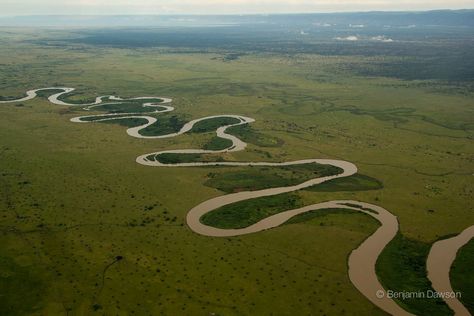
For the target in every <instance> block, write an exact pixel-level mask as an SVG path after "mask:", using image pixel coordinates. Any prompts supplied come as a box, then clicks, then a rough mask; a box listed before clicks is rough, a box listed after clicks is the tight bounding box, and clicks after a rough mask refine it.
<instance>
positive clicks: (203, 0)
mask: <svg viewBox="0 0 474 316" xmlns="http://www.w3.org/2000/svg"><path fill="white" fill-rule="evenodd" d="M465 8H474V0H0V15H24V14H234V13H237V14H240V13H284V12H292V13H293V12H334V11H369V10H431V9H465Z"/></svg>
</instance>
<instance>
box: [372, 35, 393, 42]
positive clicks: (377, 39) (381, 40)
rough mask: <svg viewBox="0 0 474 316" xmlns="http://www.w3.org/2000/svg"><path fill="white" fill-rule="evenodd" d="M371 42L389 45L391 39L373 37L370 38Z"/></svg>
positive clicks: (381, 36) (380, 36)
mask: <svg viewBox="0 0 474 316" xmlns="http://www.w3.org/2000/svg"><path fill="white" fill-rule="evenodd" d="M370 39H371V40H373V41H379V42H384V43H391V42H393V39H391V38H388V37H386V36H385V35H379V36H374V37H371V38H370Z"/></svg>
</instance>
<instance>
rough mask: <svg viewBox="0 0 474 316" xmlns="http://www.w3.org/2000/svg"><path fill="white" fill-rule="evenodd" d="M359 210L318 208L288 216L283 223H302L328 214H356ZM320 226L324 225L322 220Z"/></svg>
mask: <svg viewBox="0 0 474 316" xmlns="http://www.w3.org/2000/svg"><path fill="white" fill-rule="evenodd" d="M357 213H359V212H357V211H353V210H348V209H332V208H330V209H320V210H315V211H309V212H306V213H303V214H299V215H296V216H294V217H292V218H290V219H289V220H288V221H287V222H286V223H285V225H289V224H299V223H304V222H307V221H312V220H314V219H322V218H324V217H327V215H328V214H347V215H348V214H357ZM319 225H320V226H324V221H321V222H320V223H319Z"/></svg>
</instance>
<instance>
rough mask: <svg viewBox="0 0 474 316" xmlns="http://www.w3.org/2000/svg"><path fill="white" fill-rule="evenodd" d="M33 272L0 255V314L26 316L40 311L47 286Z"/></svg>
mask: <svg viewBox="0 0 474 316" xmlns="http://www.w3.org/2000/svg"><path fill="white" fill-rule="evenodd" d="M35 270H36V268H35V267H31V266H24V265H21V264H18V263H16V262H14V261H13V260H12V259H11V258H9V257H6V256H2V255H0V293H2V294H1V295H2V298H1V300H0V314H2V315H26V314H30V313H34V312H38V311H39V310H40V309H41V307H42V306H41V297H42V295H43V291H44V290H45V289H46V288H47V285H46V284H44V282H43V281H42V280H41V279H40V278H39V277H38V275H37V274H36V273H35Z"/></svg>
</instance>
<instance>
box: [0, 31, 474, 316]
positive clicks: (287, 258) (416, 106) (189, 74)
mask: <svg viewBox="0 0 474 316" xmlns="http://www.w3.org/2000/svg"><path fill="white" fill-rule="evenodd" d="M45 32H46V31H45ZM45 32H40V31H32V30H27V29H22V30H14V31H11V32H10V31H9V30H2V32H1V33H0V43H1V45H0V60H1V65H0V67H1V71H0V94H1V95H3V96H20V95H22V94H23V93H24V91H25V90H28V89H33V88H38V87H49V86H69V87H76V88H78V91H77V94H76V95H75V96H73V97H72V99H76V100H82V99H87V100H89V99H93V98H94V97H95V96H97V95H105V94H117V95H120V96H122V97H136V96H148V95H157V96H165V97H172V98H173V99H174V103H173V105H174V106H175V107H176V110H175V112H173V113H172V115H177V116H178V117H186V118H189V119H194V118H199V117H203V116H207V115H216V114H241V115H245V116H250V117H253V118H255V119H256V122H255V123H253V124H252V129H254V130H255V131H256V132H258V133H260V134H259V135H264V136H265V135H266V136H265V137H264V136H261V137H260V138H258V137H255V136H254V138H256V139H263V140H265V141H266V144H272V143H273V144H278V146H262V144H260V145H259V144H257V145H255V144H253V143H250V144H249V146H248V148H247V150H245V151H242V152H237V153H232V154H225V155H223V158H224V159H225V160H236V161H258V160H262V161H269V160H270V161H287V160H299V159H305V158H340V159H344V160H348V161H351V162H353V163H355V164H356V165H357V166H358V167H359V171H360V174H363V175H366V176H368V177H371V178H374V179H377V180H379V181H381V182H382V183H383V188H381V187H379V188H378V190H367V191H358V190H353V191H341V190H332V191H326V190H318V191H317V192H316V191H310V190H305V191H301V192H296V193H295V195H296V196H298V201H299V203H302V204H303V205H307V204H310V203H317V202H321V201H327V200H332V199H357V200H361V201H367V202H371V203H374V204H378V205H381V206H383V207H384V208H386V209H388V210H390V211H391V212H392V213H394V214H395V215H397V216H398V218H399V222H400V227H401V232H400V234H401V235H400V237H399V238H400V240H407V239H408V240H411V241H413V242H412V245H415V246H413V247H415V248H413V247H412V248H410V249H414V250H413V252H415V253H416V255H417V256H418V257H416V258H418V259H416V260H419V261H417V264H416V265H415V266H416V269H423V268H422V267H419V265H418V262H421V261H424V258H423V257H424V256H425V255H426V252H424V250H423V251H421V250H420V251H418V250H417V249H418V248H416V245H420V244H428V245H429V244H430V243H432V242H433V241H435V240H436V239H438V238H440V237H442V236H445V235H449V234H454V233H458V232H460V231H461V230H463V229H464V228H466V227H467V226H468V225H472V224H473V223H474V212H473V209H472V207H473V205H472V195H473V182H472V174H473V172H474V162H473V159H472V157H473V155H474V147H473V146H472V139H473V137H474V116H473V113H472V111H473V110H472V101H473V91H472V89H470V88H469V87H467V88H465V89H462V93H460V92H459V90H458V89H455V88H453V86H452V85H453V84H452V83H449V82H439V81H429V80H426V81H416V80H415V81H406V80H399V79H396V78H385V77H363V76H361V75H360V74H355V73H353V72H351V71H350V70H349V69H348V67H347V65H348V64H351V65H357V64H364V63H367V62H368V61H370V58H366V57H363V56H322V55H315V54H295V55H292V56H287V55H282V54H272V53H265V54H263V53H258V54H247V55H245V56H240V57H239V58H238V59H233V60H232V61H226V60H225V59H223V58H222V57H223V55H222V54H219V53H216V52H212V53H207V52H184V53H183V52H180V53H173V52H169V51H166V50H163V49H155V48H133V49H132V48H120V49H118V48H110V47H92V46H88V45H83V44H76V45H71V46H47V45H38V44H33V43H30V42H28V41H24V40H25V39H30V38H42V37H44V36H46V35H48V36H56V35H60V36H64V35H65V34H67V32H68V31H61V30H49V31H47V32H46V33H45ZM456 85H462V83H457V84H456ZM82 114H83V112H81V111H76V110H74V109H73V110H71V109H70V108H68V107H62V106H56V105H52V104H49V103H48V102H47V101H46V100H45V99H44V98H37V99H35V100H31V101H28V102H23V103H22V105H21V106H20V105H19V104H2V106H1V107H0V126H1V128H0V139H1V144H0V160H1V166H0V190H1V191H0V193H1V195H0V198H1V203H0V236H1V238H0V262H1V264H0V290H1V294H2V295H6V296H5V299H2V300H0V314H11V315H15V314H18V315H24V314H32V315H44V314H48V315H56V314H57V315H62V314H67V313H70V314H75V315H86V314H87V315H88V314H93V313H97V314H98V315H101V314H107V315H108V314H117V315H128V314H135V315H145V314H169V315H177V314H197V315H209V314H210V313H215V314H216V315H242V314H247V315H248V314H254V315H265V314H270V313H271V312H272V311H273V312H274V313H275V314H280V315H294V314H295V313H298V314H302V315H304V314H327V315H339V314H347V315H350V314H352V315H382V314H383V312H381V311H380V310H378V309H377V308H376V307H375V306H374V305H372V304H371V303H370V302H369V301H367V300H366V299H365V298H364V297H363V296H362V295H361V294H360V293H359V292H358V291H357V290H356V289H355V288H354V287H353V285H352V284H351V283H350V281H349V278H348V275H347V263H346V262H347V256H348V255H349V253H350V252H351V251H352V250H353V249H355V248H356V247H357V246H358V245H359V244H360V243H361V242H362V241H363V240H364V239H365V238H366V237H367V236H368V235H370V234H371V233H372V232H373V231H374V230H375V229H376V228H377V227H378V226H377V225H378V224H377V223H376V222H375V221H374V220H372V219H370V218H369V217H368V216H366V215H363V214H353V213H350V212H345V213H344V212H334V213H325V214H324V216H322V217H314V218H308V220H307V221H304V222H295V223H291V224H288V225H284V226H282V227H279V228H276V229H272V230H269V231H265V232H261V233H258V234H253V235H249V236H242V237H236V238H223V239H219V238H207V237H202V236H198V235H196V234H194V233H192V232H191V231H190V230H189V229H188V228H187V227H186V225H185V223H184V218H185V215H186V213H187V212H188V210H189V209H191V208H192V207H193V206H195V205H197V204H198V203H200V202H202V201H204V200H207V199H209V198H211V197H213V196H217V195H221V194H224V193H223V192H222V191H219V190H217V189H214V188H211V187H208V186H206V185H204V183H205V181H207V179H208V177H207V175H208V174H209V173H210V172H212V173H216V174H224V173H226V172H227V170H226V169H225V168H183V169H176V168H152V167H145V166H141V165H138V164H136V163H135V158H136V157H137V156H138V155H142V154H145V153H148V152H156V151H159V150H165V149H180V148H202V147H203V146H204V145H205V144H207V143H208V142H209V141H210V140H211V139H212V135H211V134H209V133H204V134H200V133H190V134H187V135H183V136H180V137H176V138H172V139H162V140H143V139H134V138H131V137H129V136H128V135H127V134H126V133H125V128H124V126H121V125H120V124H90V125H85V124H73V123H71V122H70V121H69V119H70V118H71V117H74V116H77V115H82ZM268 138H270V139H274V140H275V141H268ZM277 140H278V141H277ZM262 142H263V141H262ZM263 145H265V142H263ZM333 191H336V192H333ZM321 221H323V222H324V223H325V224H324V225H321ZM400 249H404V248H400ZM389 250H390V249H388V250H387V254H386V256H384V257H383V258H381V264H380V265H379V268H380V269H382V270H383V269H384V266H388V268H386V269H385V270H384V271H381V272H380V277H381V278H382V280H381V281H382V283H383V284H385V285H388V286H394V287H397V288H398V289H403V288H406V287H405V285H403V284H401V285H400V284H396V282H391V281H390V280H391V278H393V277H394V275H393V274H392V273H395V272H393V271H394V270H396V273H398V272H399V271H398V270H397V269H396V268H397V267H399V266H400V265H398V266H397V261H398V260H399V259H400V258H399V257H398V256H396V255H395V254H397V251H399V250H397V249H395V250H394V251H392V252H390V253H389V252H388V251H389ZM410 253H412V252H410ZM119 257H120V258H121V260H117V258H119ZM420 257H421V259H419V258H420ZM414 260H415V259H414ZM394 267H395V268H394ZM404 269H406V270H407V271H406V273H407V275H410V278H406V279H407V280H408V281H410V280H412V277H413V276H414V275H415V276H416V278H418V279H419V278H423V273H419V272H420V271H419V270H416V271H415V272H417V273H412V272H413V269H412V267H410V265H408V264H407V265H404ZM379 271H380V270H379ZM456 271H457V270H456V269H454V270H453V273H454V272H456ZM384 272H386V273H389V274H390V275H389V276H387V277H385V276H384ZM422 272H423V271H422ZM463 273H466V272H465V270H464V272H463ZM471 273H472V272H471ZM395 277H398V275H397V276H395ZM458 279H459V277H458ZM398 282H404V280H399V281H398ZM423 284H425V283H423ZM455 286H456V287H457V289H459V290H465V291H469V290H470V288H466V289H463V287H465V286H466V285H465V283H463V282H456V283H455ZM397 288H394V289H393V290H397ZM403 304H409V307H410V309H411V310H413V311H415V312H418V313H420V314H423V310H424V308H425V307H426V306H420V303H418V302H415V303H410V302H403ZM423 304H428V305H430V306H431V307H429V309H428V310H430V315H435V314H436V313H440V314H444V313H445V311H446V309H445V308H444V307H443V308H440V309H438V310H436V309H433V308H432V306H433V305H431V304H436V302H425V303H423Z"/></svg>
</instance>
